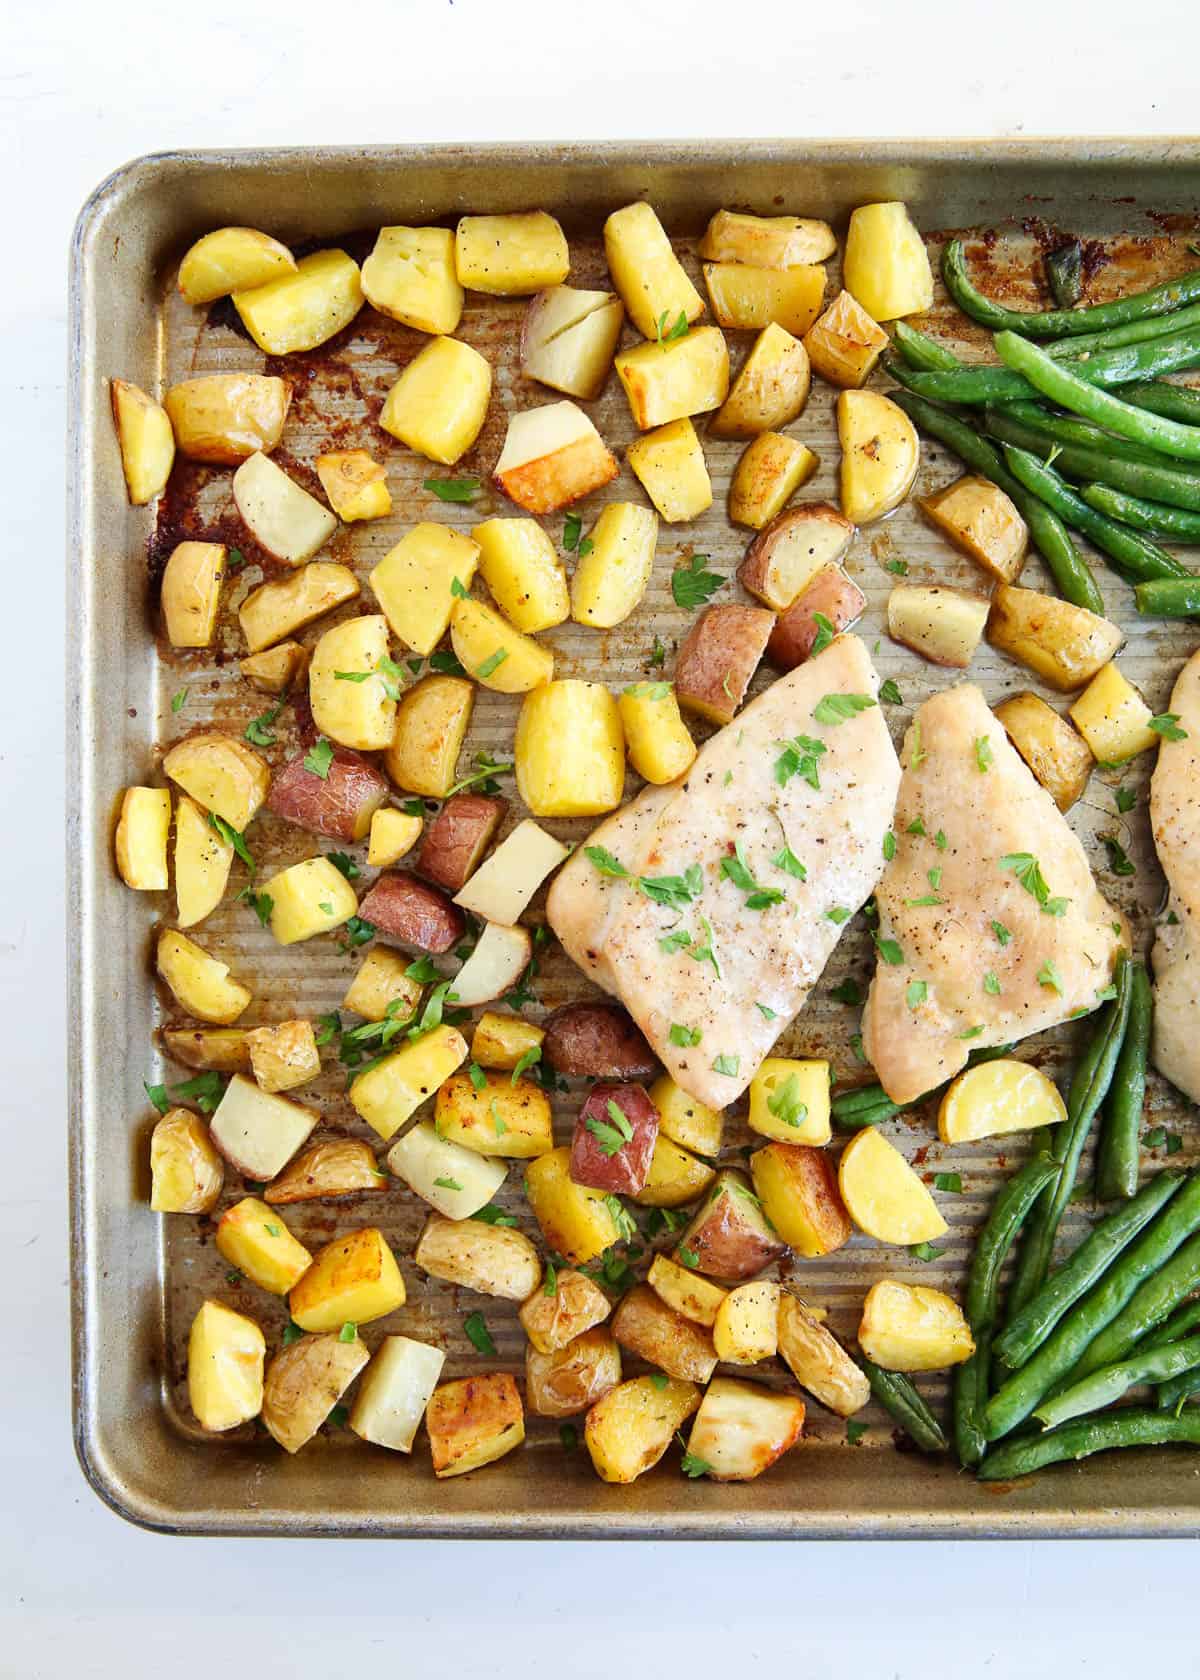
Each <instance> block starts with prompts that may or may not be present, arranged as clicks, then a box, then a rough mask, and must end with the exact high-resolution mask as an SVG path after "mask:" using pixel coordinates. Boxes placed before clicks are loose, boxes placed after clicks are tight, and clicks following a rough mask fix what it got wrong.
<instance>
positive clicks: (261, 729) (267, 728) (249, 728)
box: [244, 700, 284, 747]
mask: <svg viewBox="0 0 1200 1680" xmlns="http://www.w3.org/2000/svg"><path fill="white" fill-rule="evenodd" d="M283 705H284V703H283V701H282V700H280V701H279V703H278V705H275V706H271V707H270V708H269V709H268V710H267V711H265V712H260V713H259V715H258V716H257V717H256V718H253V719H251V721H250V722H249V723H248V724H247V725H246V728H245V731H244V739H245V740H247V741H249V743H250V745H251V746H252V747H273V746H274V745H275V731H274V730H273V729H272V727H271V725H272V724H273V723H274V722H275V719H276V718H277V717H278V716H279V714H280V712H281V711H282V710H283Z"/></svg>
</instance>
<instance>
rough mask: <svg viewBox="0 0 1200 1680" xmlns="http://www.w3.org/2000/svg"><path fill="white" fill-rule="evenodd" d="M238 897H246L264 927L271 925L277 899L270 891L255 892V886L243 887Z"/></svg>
mask: <svg viewBox="0 0 1200 1680" xmlns="http://www.w3.org/2000/svg"><path fill="white" fill-rule="evenodd" d="M238 897H239V898H244V899H245V901H246V903H247V904H248V905H249V906H250V908H251V910H253V911H254V914H255V915H256V916H257V917H258V919H259V921H260V922H261V923H262V925H263V927H270V925H271V912H272V911H273V910H274V908H275V900H274V899H273V898H272V897H271V895H270V893H264V892H255V890H254V888H253V887H243V888H242V890H241V892H240V893H239V894H238Z"/></svg>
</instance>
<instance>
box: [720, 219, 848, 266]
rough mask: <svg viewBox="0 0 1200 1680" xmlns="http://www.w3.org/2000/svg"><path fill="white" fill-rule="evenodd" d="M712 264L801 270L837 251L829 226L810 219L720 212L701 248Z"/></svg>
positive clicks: (835, 241)
mask: <svg viewBox="0 0 1200 1680" xmlns="http://www.w3.org/2000/svg"><path fill="white" fill-rule="evenodd" d="M697 249H698V252H699V255H700V256H702V257H707V258H708V259H709V260H710V261H712V262H722V263H749V264H750V266H751V267H753V268H800V267H803V266H804V265H805V264H808V263H821V262H824V261H825V259H826V257H831V256H832V255H833V253H834V252H835V251H836V250H837V240H836V239H835V238H834V235H833V229H832V228H831V227H830V225H829V223H828V222H820V221H816V220H814V219H813V218H812V217H808V216H747V215H744V214H743V213H741V212H740V211H737V210H718V211H717V213H716V215H715V216H714V217H713V218H712V220H711V221H710V222H709V224H708V227H707V229H706V230H705V234H704V238H703V239H702V240H701V241H700V244H699V246H698V247H697Z"/></svg>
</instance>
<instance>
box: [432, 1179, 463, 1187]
mask: <svg viewBox="0 0 1200 1680" xmlns="http://www.w3.org/2000/svg"><path fill="white" fill-rule="evenodd" d="M433 1182H434V1183H435V1184H436V1185H437V1187H438V1189H439V1190H461V1189H462V1185H461V1184H460V1183H459V1182H458V1180H457V1179H456V1178H435V1179H434V1181H433Z"/></svg>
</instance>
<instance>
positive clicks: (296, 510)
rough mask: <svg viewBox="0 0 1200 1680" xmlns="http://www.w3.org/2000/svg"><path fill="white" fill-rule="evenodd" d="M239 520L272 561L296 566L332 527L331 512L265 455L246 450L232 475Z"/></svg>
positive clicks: (334, 523) (326, 538) (310, 554)
mask: <svg viewBox="0 0 1200 1680" xmlns="http://www.w3.org/2000/svg"><path fill="white" fill-rule="evenodd" d="M233 499H234V502H235V503H236V504H237V510H238V512H239V513H240V514H241V516H242V522H243V524H244V525H245V527H246V529H247V530H248V531H249V533H250V535H251V536H252V537H253V538H254V540H255V542H256V543H257V544H258V546H259V547H260V548H261V549H262V550H263V551H264V552H265V553H267V554H269V555H270V556H271V558H272V559H273V560H281V561H283V562H284V563H285V564H286V565H289V566H299V565H302V564H303V563H304V561H305V560H311V559H312V557H313V555H314V554H315V553H316V552H317V550H318V549H319V548H321V547H322V546H323V545H324V544H325V543H327V542H328V541H329V539H330V537H331V536H332V535H333V533H334V532H335V531H336V530H337V525H338V522H337V516H336V514H332V513H330V511H329V509H328V508H327V507H322V506H321V504H320V502H319V501H318V500H317V498H316V497H315V496H310V495H309V493H308V491H307V490H305V489H303V488H302V487H301V486H300V485H299V484H297V483H296V481H295V479H292V478H289V477H288V475H287V474H286V473H285V472H284V471H283V469H282V468H281V467H277V466H276V465H275V463H274V461H272V460H271V458H270V456H268V455H262V454H257V455H250V456H248V457H247V458H246V460H244V461H243V462H242V464H241V466H240V467H239V468H238V470H237V471H236V472H235V473H234V475H233Z"/></svg>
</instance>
